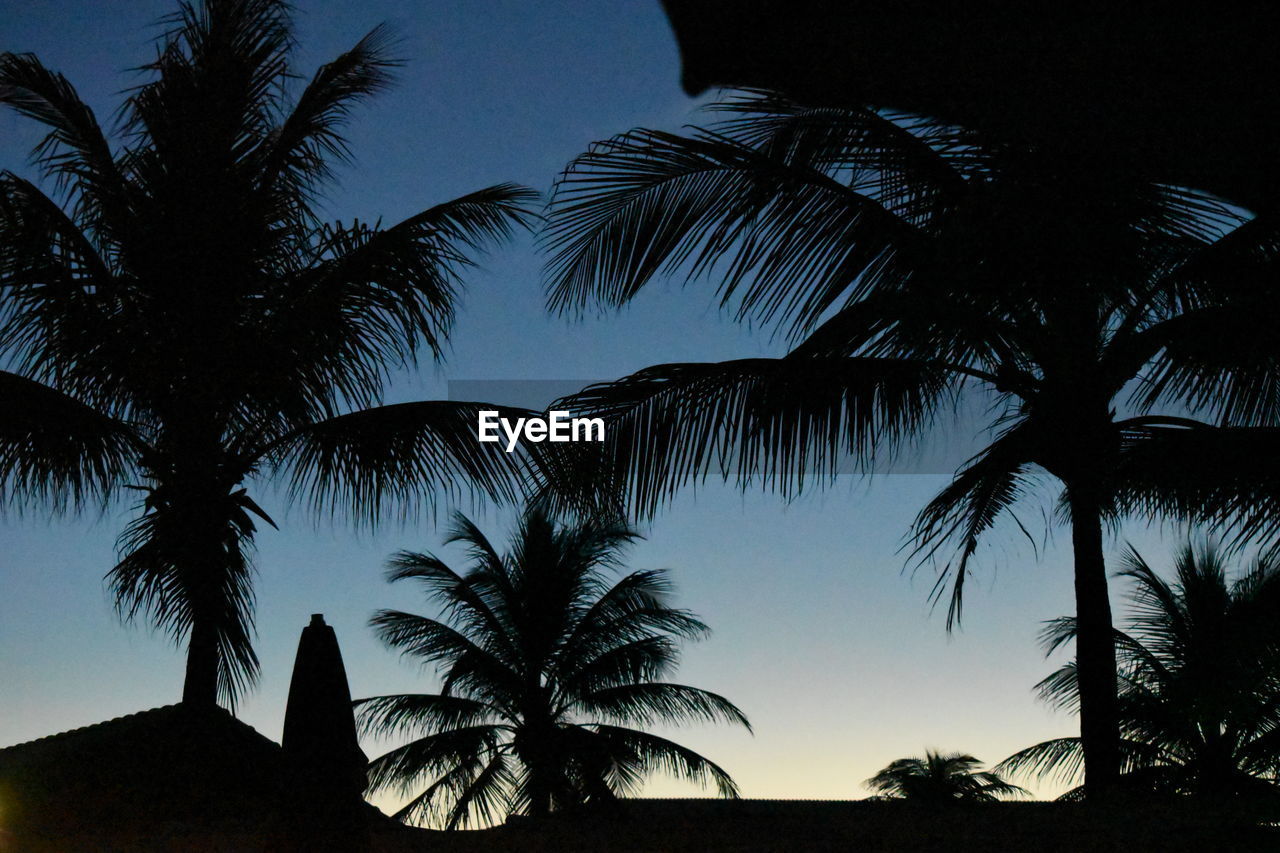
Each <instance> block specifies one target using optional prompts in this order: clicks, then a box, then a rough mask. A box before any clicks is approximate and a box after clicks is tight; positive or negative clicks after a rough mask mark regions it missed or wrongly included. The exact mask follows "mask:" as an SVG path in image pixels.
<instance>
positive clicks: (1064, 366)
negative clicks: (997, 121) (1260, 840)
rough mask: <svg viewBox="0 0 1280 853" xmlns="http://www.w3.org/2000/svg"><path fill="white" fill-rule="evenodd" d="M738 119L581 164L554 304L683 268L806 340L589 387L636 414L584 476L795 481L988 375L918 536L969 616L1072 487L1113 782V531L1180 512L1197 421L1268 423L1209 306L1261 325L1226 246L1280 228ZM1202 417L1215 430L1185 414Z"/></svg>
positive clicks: (757, 109)
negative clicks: (1125, 516) (973, 432)
mask: <svg viewBox="0 0 1280 853" xmlns="http://www.w3.org/2000/svg"><path fill="white" fill-rule="evenodd" d="M715 108H716V109H719V110H724V111H728V112H729V113H730V117H729V118H728V119H727V120H725V121H723V122H721V123H719V124H717V125H716V126H715V127H714V128H713V129H709V130H703V129H696V128H695V129H693V130H691V131H690V132H689V133H688V135H686V136H679V135H673V134H668V133H661V132H656V131H647V130H637V131H632V132H630V133H626V134H623V135H621V136H618V137H615V138H614V139H612V140H610V141H608V142H603V143H598V144H597V145H595V146H594V147H593V148H592V149H591V150H590V151H588V152H587V153H586V154H584V155H582V156H581V157H579V158H578V159H577V160H575V161H574V162H573V163H572V164H571V165H570V166H569V168H568V169H567V170H566V173H565V175H564V177H563V178H562V180H561V181H560V183H559V184H558V187H557V190H556V194H555V196H554V198H553V200H552V205H551V208H550V216H549V226H548V230H547V231H546V233H545V242H546V245H547V247H548V249H549V250H550V251H551V253H552V254H551V260H550V262H549V266H548V277H549V281H548V286H549V293H550V303H551V305H552V306H553V307H555V308H559V309H562V310H575V309H580V308H582V307H584V306H586V305H588V304H591V303H593V302H595V303H600V304H604V305H621V304H623V303H625V302H626V301H628V300H629V299H631V298H632V297H633V296H634V295H635V294H636V293H637V292H638V291H639V290H640V289H641V288H642V287H643V285H644V284H645V283H646V282H647V281H649V280H650V279H652V278H653V277H655V276H657V275H659V274H669V275H678V276H683V277H685V278H686V280H693V279H697V278H700V277H717V278H718V281H719V284H718V288H717V290H718V293H719V295H720V298H721V300H722V302H723V304H725V305H729V306H732V307H733V309H734V314H735V316H736V317H737V318H738V319H741V320H752V321H755V322H760V323H762V324H763V325H765V326H767V327H772V328H774V329H775V330H776V331H777V332H778V333H781V334H783V335H785V336H786V337H787V339H788V340H789V341H790V343H791V346H790V352H789V353H788V355H786V356H785V357H783V358H774V359H750V360H740V361H730V362H723V363H718V364H668V365H659V366H655V367H651V368H648V369H646V370H643V371H640V372H639V373H636V374H634V375H632V376H630V377H627V378H625V379H623V380H620V381H618V382H615V383H610V384H604V385H600V386H595V387H592V388H590V389H587V390H585V391H584V392H582V393H580V394H578V395H576V396H575V397H574V398H573V399H571V400H569V401H565V402H564V403H563V405H566V406H568V407H572V408H576V409H578V410H581V411H591V412H594V413H597V414H604V415H606V416H608V417H610V418H611V419H612V421H613V423H611V425H610V427H609V429H608V431H607V439H608V440H607V442H606V451H607V453H606V460H605V461H604V463H603V466H604V469H605V470H604V471H603V473H600V472H595V473H594V474H593V477H590V478H588V477H586V476H583V479H584V480H586V479H594V480H601V479H604V480H606V481H611V482H616V483H618V484H620V486H621V487H622V488H623V489H625V490H626V496H627V501H626V502H627V504H628V506H629V508H630V509H631V510H632V511H634V512H637V513H640V514H645V513H650V512H653V511H654V510H655V509H656V507H657V506H658V505H660V504H661V503H662V502H663V501H665V500H666V499H668V498H669V497H670V496H671V494H672V493H673V492H674V491H675V490H676V489H678V488H680V487H682V486H684V485H686V484H689V483H694V482H698V481H700V480H703V479H705V478H706V477H708V476H721V477H723V478H725V479H727V480H736V481H737V482H738V484H739V485H741V486H742V487H743V488H748V487H751V486H752V485H758V484H764V485H765V486H766V487H771V488H774V489H776V490H778V491H780V492H782V493H783V494H787V495H789V494H792V493H794V492H796V491H798V490H800V489H802V488H804V487H806V486H808V485H811V484H812V483H813V482H814V481H817V482H819V483H821V482H823V481H828V480H830V478H832V477H834V476H835V474H837V473H838V472H839V471H840V470H841V466H842V465H843V464H844V463H845V462H847V461H848V460H849V459H850V458H851V457H852V458H853V459H855V460H860V461H861V462H862V463H864V464H867V465H869V464H871V463H872V462H874V461H875V459H876V458H877V456H879V457H880V458H881V459H883V458H885V457H886V456H887V455H891V454H892V453H894V452H896V451H897V450H899V449H900V448H901V447H903V446H904V445H905V443H906V442H907V441H908V440H910V439H913V438H917V437H919V436H920V435H921V434H922V433H923V432H924V431H925V430H926V429H927V428H929V427H930V426H932V425H934V424H935V423H936V422H937V420H938V418H939V417H940V416H941V415H942V414H943V413H945V412H946V411H947V409H948V408H950V407H951V406H952V404H953V403H954V402H955V400H956V398H957V396H959V395H961V394H962V393H963V394H968V393H971V392H978V393H979V394H981V395H982V397H983V398H984V399H986V400H987V401H988V402H990V403H991V404H992V409H993V411H994V412H995V417H994V418H993V424H992V429H993V430H995V436H994V440H993V441H992V442H991V443H990V445H989V446H988V447H987V448H986V449H985V450H983V451H982V452H981V453H980V454H978V455H977V456H975V457H974V458H973V459H971V460H969V461H968V462H967V463H966V464H965V465H963V466H962V467H961V468H960V469H959V470H958V472H957V473H956V475H955V478H954V480H953V481H952V483H951V484H950V485H949V486H948V487H947V488H946V489H944V490H943V491H942V492H941V493H939V494H938V496H937V497H936V498H935V499H934V500H933V501H931V502H930V503H929V504H928V505H927V506H926V507H925V508H924V509H923V510H922V512H921V513H920V515H919V516H918V517H917V519H916V522H915V525H914V527H913V536H914V539H915V542H916V545H917V549H916V552H915V553H916V556H917V557H919V558H922V559H925V560H930V561H932V560H934V559H935V558H937V562H938V566H939V569H940V572H939V579H938V585H937V586H936V587H935V594H941V593H943V592H945V590H946V589H947V587H948V585H949V586H950V606H949V608H948V627H950V626H951V624H952V623H953V622H954V620H956V619H958V618H959V617H960V615H961V605H962V601H963V591H964V583H965V580H966V578H967V576H968V574H969V571H970V568H971V567H970V560H971V558H972V556H973V555H974V554H975V552H976V550H977V547H978V543H979V540H980V538H981V537H982V535H983V534H984V533H986V532H987V531H988V530H989V529H990V528H991V527H992V526H993V525H994V524H995V523H996V521H997V519H999V518H1000V517H1002V516H1004V515H1006V514H1008V512H1009V511H1010V510H1011V509H1012V508H1013V507H1014V505H1015V504H1016V503H1017V502H1018V500H1019V498H1020V497H1021V496H1022V495H1023V494H1024V493H1025V492H1026V491H1027V490H1028V489H1029V487H1030V485H1031V484H1032V483H1033V482H1034V481H1035V479H1036V475H1037V473H1038V472H1047V473H1048V474H1049V475H1051V477H1052V478H1054V479H1056V480H1057V482H1058V483H1059V484H1060V485H1061V487H1062V488H1061V499H1062V503H1063V509H1064V514H1065V515H1066V517H1067V518H1068V520H1069V522H1070V525H1071V530H1072V545H1073V549H1074V554H1075V594H1076V609H1077V617H1078V619H1079V623H1078V624H1079V643H1078V646H1077V656H1078V661H1079V666H1080V678H1081V692H1082V713H1081V728H1082V736H1083V742H1084V744H1085V756H1086V764H1087V766H1088V778H1089V779H1090V784H1091V787H1093V788H1094V789H1096V790H1097V791H1098V792H1099V793H1103V792H1105V790H1106V789H1107V788H1109V787H1110V786H1111V785H1112V784H1113V783H1114V781H1115V780H1116V778H1117V774H1118V772H1119V760H1120V759H1119V740H1118V738H1119V736H1118V720H1117V717H1116V705H1115V702H1116V699H1115V686H1114V685H1115V677H1114V673H1115V652H1114V649H1113V646H1112V640H1111V632H1112V625H1111V609H1110V601H1109V596H1108V590H1107V578H1106V569H1105V565H1104V536H1103V534H1104V526H1105V523H1106V521H1107V520H1108V519H1109V518H1112V517H1115V515H1116V513H1117V512H1118V511H1119V510H1121V509H1124V508H1130V507H1139V508H1148V509H1150V508H1152V507H1153V506H1158V505H1160V504H1161V501H1162V495H1163V494H1165V492H1163V491H1162V489H1163V488H1164V487H1165V486H1168V482H1167V481H1168V480H1169V477H1168V476H1167V470H1165V468H1166V463H1167V462H1168V456H1169V453H1170V452H1171V447H1173V446H1174V445H1176V443H1177V441H1178V440H1180V439H1181V438H1183V437H1184V435H1183V434H1194V435H1195V437H1196V438H1197V439H1199V438H1200V437H1202V436H1204V435H1207V434H1211V435H1212V436H1213V437H1215V438H1221V430H1220V429H1219V428H1218V427H1217V426H1216V421H1215V420H1214V419H1215V418H1218V417H1219V416H1222V415H1224V414H1229V415H1232V416H1240V415H1244V414H1249V415H1256V416H1259V417H1264V418H1265V417H1266V416H1267V412H1268V411H1269V410H1268V406H1269V405H1270V403H1271V401H1272V400H1273V396H1274V395H1273V394H1272V385H1273V384H1274V381H1275V377H1276V376H1277V373H1276V371H1275V370H1274V369H1273V367H1274V359H1272V360H1270V361H1268V360H1267V359H1261V358H1255V359H1254V360H1253V362H1252V363H1249V364H1244V363H1240V364H1237V365H1236V367H1235V368H1233V371H1234V372H1233V373H1232V374H1231V376H1232V377H1233V378H1232V379H1231V380H1230V381H1227V380H1223V381H1218V379H1219V377H1220V376H1221V375H1222V370H1221V365H1219V364H1214V363H1212V359H1207V358H1206V350H1208V349H1210V347H1208V346H1206V345H1205V343H1206V328H1212V327H1213V324H1212V323H1208V324H1206V323H1201V322H1199V320H1201V319H1204V320H1208V319H1209V318H1211V317H1214V316H1217V315H1218V314H1220V313H1222V312H1224V311H1226V312H1229V313H1230V312H1234V313H1232V316H1233V317H1237V318H1238V317H1239V316H1240V314H1241V311H1240V304H1241V303H1242V302H1243V301H1244V294H1245V293H1246V292H1247V291H1248V290H1249V288H1248V287H1246V286H1244V285H1240V286H1229V285H1230V284H1231V279H1230V277H1229V276H1227V277H1225V281H1226V284H1224V276H1223V275H1222V274H1221V273H1222V270H1223V269H1226V270H1227V271H1228V272H1229V271H1230V269H1231V265H1230V264H1225V265H1219V267H1218V269H1217V271H1216V272H1215V270H1214V264H1213V263H1212V261H1213V259H1214V258H1215V257H1231V256H1233V255H1239V254H1248V251H1250V247H1253V246H1256V245H1258V244H1260V242H1263V241H1265V239H1269V238H1267V236H1266V235H1267V234H1269V233H1270V232H1264V233H1263V234H1257V233H1251V230H1250V229H1249V225H1245V226H1243V227H1238V226H1241V222H1242V219H1241V217H1240V216H1239V215H1237V214H1236V213H1235V212H1234V211H1232V210H1230V209H1228V208H1225V207H1223V206H1221V205H1220V204H1218V203H1216V202H1215V201H1214V200H1212V199H1208V198H1205V197H1203V196H1202V195H1199V194H1197V193H1194V192H1192V191H1188V190H1182V189H1178V188H1175V187H1169V186H1162V185H1155V184H1151V183H1149V182H1146V181H1144V180H1142V179H1141V177H1140V171H1137V170H1134V169H1130V168H1129V164H1124V163H1118V164H1103V163H1096V162H1082V161H1081V160H1079V159H1077V158H1075V156H1074V152H1072V151H1070V149H1069V147H1068V146H1067V144H1065V143H1064V147H1063V149H1061V150H1054V151H1048V150H1032V149H1028V148H1026V147H1019V146H1014V145H1009V144H1005V143H1002V142H1000V141H999V140H992V139H989V138H983V137H980V136H978V135H976V134H974V133H970V132H967V131H965V130H963V129H958V128H954V127H950V126H947V125H945V124H943V123H940V122H937V121H933V120H929V119H927V118H922V117H919V116H910V115H902V114H888V113H881V112H876V111H874V110H856V109H835V108H822V109H809V108H805V107H803V106H801V105H797V104H794V103H791V102H789V101H787V100H786V99H784V98H782V97H779V96H775V95H770V94H768V93H749V94H747V95H745V96H742V97H739V98H735V99H731V100H729V101H727V102H725V103H723V104H720V105H717V106H716V107H715ZM1272 269H1274V267H1272ZM1243 313H1246V314H1247V313H1248V312H1247V311H1245V312H1243ZM1196 377H1199V378H1200V380H1201V381H1200V382H1196V381H1195V379H1196ZM1161 407H1167V408H1166V410H1165V411H1166V414H1161V413H1160V408H1161ZM1126 408H1127V409H1128V411H1127V412H1123V411H1122V410H1123V409H1126ZM1198 410H1199V411H1203V412H1204V413H1205V414H1206V416H1207V420H1203V421H1202V420H1196V419H1192V418H1190V417H1187V415H1188V414H1196V413H1197V411H1198ZM580 464H582V465H584V466H585V467H584V468H583V469H582V470H583V471H588V472H590V471H591V465H592V464H596V463H593V462H592V461H591V460H585V461H582V462H581V463H580ZM1162 471H1164V473H1162ZM1255 479H1256V478H1255ZM1193 485H1196V486H1197V487H1198V486H1203V485H1204V483H1198V485H1197V484H1191V485H1186V486H1185V487H1184V489H1183V493H1184V495H1186V502H1187V503H1188V504H1189V503H1193V502H1194V500H1193V498H1194V495H1191V494H1190V493H1191V492H1194V491H1195V489H1194V488H1192V486H1193ZM1122 487H1132V488H1129V489H1128V490H1126V488H1122ZM1019 524H1021V522H1019ZM947 543H955V544H956V545H957V548H956V551H955V552H954V553H955V557H954V559H947V557H946V555H947V554H948V553H952V552H951V551H950V550H949V549H946V550H944V546H945V545H946V544H947Z"/></svg>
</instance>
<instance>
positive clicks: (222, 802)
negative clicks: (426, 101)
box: [0, 704, 287, 831]
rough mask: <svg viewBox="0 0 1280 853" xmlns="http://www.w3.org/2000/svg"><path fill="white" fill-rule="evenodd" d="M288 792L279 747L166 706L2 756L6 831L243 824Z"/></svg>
mask: <svg viewBox="0 0 1280 853" xmlns="http://www.w3.org/2000/svg"><path fill="white" fill-rule="evenodd" d="M286 793H287V786H286V780H285V778H284V775H283V773H282V762H281V750H280V747H279V745H277V744H275V743H274V742H272V741H271V740H269V739H268V738H266V737H264V736H263V735H261V734H259V733H258V732H257V731H255V730H254V729H253V728H252V727H251V726H249V725H247V724H245V723H243V722H241V721H239V720H237V719H235V717H233V716H232V715H231V714H230V713H228V712H227V711H225V710H223V709H222V708H217V707H192V706H189V705H181V704H180V705H167V706H165V707H162V708H154V709H152V710H150V711H142V712H140V713H137V714H130V715H128V716H125V717H117V718H116V719H113V720H108V721H107V722H103V723H98V724H97V725H92V726H86V727H84V728H79V729H73V730H71V731H67V732H62V733H60V734H55V735H50V736H49V737H43V738H40V739H39V740H33V741H30V742H28V743H23V744H18V745H17V746H11V747H9V748H8V749H3V750H0V797H3V799H4V802H5V818H6V822H11V823H22V822H24V821H34V822H38V823H40V824H41V825H46V826H59V827H62V828H63V829H65V830H66V831H71V829H72V828H73V827H76V826H85V827H90V826H96V827H100V826H104V825H105V826H113V825H117V824H120V823H121V822H126V821H127V822H130V823H137V824H143V823H145V822H146V821H148V820H152V819H165V820H202V821H204V820H210V819H224V818H226V819H235V820H237V821H239V820H244V819H246V818H248V819H251V818H253V817H254V816H255V815H261V814H265V813H274V812H279V811H280V810H281V808H282V802H283V799H284V797H285V794H286Z"/></svg>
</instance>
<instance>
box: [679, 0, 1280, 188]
mask: <svg viewBox="0 0 1280 853" xmlns="http://www.w3.org/2000/svg"><path fill="white" fill-rule="evenodd" d="M663 6H664V7H665V8H666V11H667V16H668V17H669V18H670V20H671V25H672V29H673V30H674V31H675V35H676V40H677V41H678V42H679V45H680V58H681V64H682V66H683V68H682V71H683V81H684V86H685V88H686V90H688V91H689V92H691V93H698V92H701V91H703V90H705V89H707V88H710V87H713V86H755V87H762V88H770V89H777V90H780V91H783V92H786V93H787V94H788V95H790V96H791V97H792V98H794V99H796V100H798V101H801V102H803V103H809V104H815V105H816V104H832V105H851V104H857V105H863V104H871V105H874V106H879V107H887V108H890V109H898V110H909V111H914V112H919V113H923V114H926V115H931V116H935V117H938V118H942V119H945V120H948V121H953V122H957V123H959V124H961V125H964V126H966V127H970V128H974V129H977V130H984V131H988V132H992V133H997V134H999V135H1000V136H1003V137H1005V138H1012V139H1022V140H1025V141H1028V142H1031V143H1035V144H1049V145H1058V144H1064V143H1065V144H1068V145H1071V146H1073V147H1076V148H1081V149H1087V150H1089V151H1091V152H1092V153H1093V155H1095V156H1100V157H1106V158H1115V157H1123V158H1125V159H1126V160H1128V161H1129V162H1130V163H1132V164H1133V165H1135V166H1139V167H1141V168H1143V169H1145V170H1146V171H1148V172H1149V173H1150V177H1151V178H1153V179H1154V180H1158V181H1164V182H1168V183H1173V184H1179V185H1183V186H1192V187H1197V188H1199V189H1204V190H1208V191H1210V192H1215V193H1218V194H1220V195H1223V196H1225V197H1227V198H1229V199H1231V200H1233V201H1235V202H1237V203H1240V204H1243V205H1246V206H1250V207H1253V208H1255V209H1264V208H1267V207H1270V206H1271V205H1272V204H1273V203H1274V199H1275V198H1276V196H1277V190H1280V159H1277V158H1276V157H1275V156H1274V155H1273V151H1272V148H1273V146H1272V140H1274V139H1275V138H1276V135H1277V133H1278V132H1280V101H1278V100H1277V99H1276V98H1274V97H1272V95H1271V92H1270V90H1269V88H1268V87H1265V86H1258V85H1257V81H1260V80H1271V79H1275V78H1276V77H1277V76H1280V51H1277V50H1276V49H1275V45H1274V36H1275V32H1276V31H1277V29H1278V28H1280V6H1277V5H1276V4H1258V3H1253V4H1221V3H1217V4H1213V3H1197V4H1195V6H1196V8H1197V11H1196V12H1195V13H1187V14H1183V15H1173V14H1170V13H1169V7H1168V6H1167V5H1166V4H1163V3H1155V2H1151V0H1134V2H1128V3H1115V2H1111V0H1077V2H1072V3H1054V4H1050V3H1026V2H1023V0H971V2H967V3H965V4H963V5H958V4H956V3H954V2H951V0H839V1H838V2H837V0H787V2H779V0H663ZM1192 65H1194V68H1195V70H1194V72H1192V71H1190V70H1189V69H1190V68H1191V67H1192Z"/></svg>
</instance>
